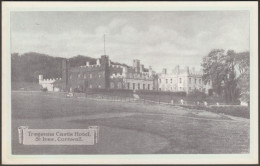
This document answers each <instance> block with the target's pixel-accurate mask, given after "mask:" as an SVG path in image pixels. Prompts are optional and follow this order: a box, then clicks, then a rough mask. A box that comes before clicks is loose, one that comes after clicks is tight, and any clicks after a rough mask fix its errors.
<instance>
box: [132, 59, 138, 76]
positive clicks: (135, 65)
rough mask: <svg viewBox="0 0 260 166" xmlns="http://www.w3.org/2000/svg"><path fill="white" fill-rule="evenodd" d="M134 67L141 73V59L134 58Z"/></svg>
mask: <svg viewBox="0 0 260 166" xmlns="http://www.w3.org/2000/svg"><path fill="white" fill-rule="evenodd" d="M133 67H134V69H135V72H137V73H139V72H140V60H138V59H134V60H133Z"/></svg>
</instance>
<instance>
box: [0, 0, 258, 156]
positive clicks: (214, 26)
mask: <svg viewBox="0 0 260 166" xmlns="http://www.w3.org/2000/svg"><path fill="white" fill-rule="evenodd" d="M42 3H44V2H42ZM75 4H76V3H75ZM105 4H106V3H104V6H106V5H105ZM137 4H138V3H137ZM125 5H126V4H125ZM90 6H91V4H90ZM108 6H109V5H108ZM123 6H124V5H123ZM255 6H257V4H256V5H255ZM86 7H88V6H87V5H86ZM153 7H154V6H153ZM190 7H191V6H190ZM42 9H44V8H42ZM97 9H98V10H61V11H60V10H59V8H58V9H57V10H56V11H55V10H53V8H52V9H51V10H49V8H48V10H41V8H39V9H35V8H34V10H31V11H30V10H29V11H28V10H24V9H23V8H22V9H20V8H19V9H18V10H12V6H11V9H10V11H9V17H8V18H9V24H8V25H9V27H8V31H7V32H9V33H8V35H9V39H8V41H6V43H7V45H8V48H9V51H8V54H5V55H3V56H5V57H8V59H9V63H10V64H9V65H10V69H9V70H8V71H6V72H8V73H9V75H10V77H9V78H10V79H9V82H8V87H10V88H9V89H10V91H8V93H9V95H10V101H9V102H10V110H9V111H8V116H9V118H7V119H10V122H9V121H8V123H6V124H7V125H8V128H7V129H8V130H9V131H8V132H10V134H9V136H10V140H8V141H9V142H10V155H11V156H20V155H21V156H27V155H28V156H31V155H33V156H41V155H51V156H54V157H55V156H57V155H68V156H70V155H72V156H75V155H84V156H88V155H95V156H96V157H98V156H114V157H116V156H118V155H120V156H124V155H125V156H131V155H155V156H157V155H158V156H159V155H166V154H167V155H173V156H174V155H184V156H185V155H202V156H203V155H216V156H217V155H248V156H250V155H251V153H252V152H255V148H257V147H255V145H257V144H256V143H255V142H254V143H253V142H252V140H254V141H257V140H255V138H256V136H255V134H256V133H255V134H254V135H252V130H253V131H257V130H256V128H257V125H255V124H256V123H258V120H257V119H256V118H257V114H258V113H257V112H258V108H257V105H255V104H257V98H255V97H256V95H255V94H256V93H257V92H256V91H257V87H256V85H255V84H253V82H255V83H257V84H258V82H257V78H255V81H253V82H252V79H253V78H252V71H253V70H257V68H258V66H255V64H256V63H257V62H256V61H255V62H254V61H253V60H254V59H255V58H256V59H255V60H257V56H258V54H257V53H255V52H253V50H252V48H253V47H252V46H253V43H252V40H253V39H252V30H254V29H253V28H252V20H253V19H255V18H252V11H251V10H245V9H239V8H238V9H237V10H229V9H227V8H223V9H222V8H219V9H218V10H199V9H197V10H191V9H190V8H189V10H176V9H175V10H168V9H165V10H153V9H154V8H152V7H151V9H149V10H136V11H135V10H134V9H133V8H131V7H129V10H124V9H125V8H118V9H122V10H113V7H111V8H109V9H111V10H106V8H105V7H104V9H103V8H102V7H100V8H98V7H97ZM2 40H3V39H2ZM252 85H253V87H252ZM255 87H256V89H254V88H255ZM253 95H254V97H252V96H253ZM252 103H253V104H252ZM252 115H253V116H252ZM252 118H253V119H252ZM253 120H254V121H253ZM256 120H257V122H256ZM252 126H254V127H252ZM253 138H254V139H253ZM253 145H254V146H253ZM252 148H253V149H252ZM32 158H33V157H32ZM68 158H69V157H68ZM151 158H152V157H151ZM184 158H185V157H184ZM185 159H186V160H187V159H188V157H186V158H185ZM17 161H19V160H18V159H17Z"/></svg>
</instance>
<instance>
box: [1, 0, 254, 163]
mask: <svg viewBox="0 0 260 166" xmlns="http://www.w3.org/2000/svg"><path fill="white" fill-rule="evenodd" d="M2 5H3V6H2V9H3V10H2V48H3V50H2V71H3V72H2V103H3V104H2V152H3V153H2V159H3V160H2V161H3V164H252V163H254V164H256V163H258V8H257V5H258V4H257V2H234V1H232V2H3V3H2ZM211 10H249V11H250V18H251V22H250V44H251V45H250V56H251V57H250V73H251V77H250V87H251V93H250V98H251V100H250V101H251V103H250V108H251V112H250V117H251V118H250V153H249V154H218V155H214V154H211V155H209V154H207V155H204V154H203V155H192V154H189V155H181V154H178V155H176V154H174V155H173V154H163V155H159V154H156V155H12V154H11V84H10V83H11V72H10V71H11V65H10V57H11V56H10V55H11V52H10V12H11V11H211Z"/></svg>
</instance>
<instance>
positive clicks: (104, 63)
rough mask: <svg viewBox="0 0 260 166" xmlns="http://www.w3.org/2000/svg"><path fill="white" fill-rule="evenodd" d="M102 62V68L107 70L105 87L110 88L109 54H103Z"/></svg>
mask: <svg viewBox="0 0 260 166" xmlns="http://www.w3.org/2000/svg"><path fill="white" fill-rule="evenodd" d="M100 64H101V67H102V69H103V70H104V71H105V89H109V88H110V71H109V65H110V60H109V56H107V55H102V56H101V60H100Z"/></svg>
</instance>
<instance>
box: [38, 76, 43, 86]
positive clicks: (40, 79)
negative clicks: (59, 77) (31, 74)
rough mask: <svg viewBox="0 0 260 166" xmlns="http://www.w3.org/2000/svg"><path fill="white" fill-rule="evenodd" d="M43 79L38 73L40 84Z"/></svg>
mask: <svg viewBox="0 0 260 166" xmlns="http://www.w3.org/2000/svg"><path fill="white" fill-rule="evenodd" d="M42 81H43V75H39V84H41V83H42Z"/></svg>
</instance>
